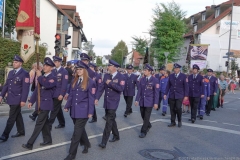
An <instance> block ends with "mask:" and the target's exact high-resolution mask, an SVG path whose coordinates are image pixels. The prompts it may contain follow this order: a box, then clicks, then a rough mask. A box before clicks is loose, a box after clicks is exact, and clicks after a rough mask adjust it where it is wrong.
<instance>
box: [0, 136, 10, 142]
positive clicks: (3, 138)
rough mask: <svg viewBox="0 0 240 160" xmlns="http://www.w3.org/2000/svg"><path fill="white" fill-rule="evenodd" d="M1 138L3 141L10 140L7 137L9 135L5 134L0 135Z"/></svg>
mask: <svg viewBox="0 0 240 160" xmlns="http://www.w3.org/2000/svg"><path fill="white" fill-rule="evenodd" d="M0 140H1V141H3V142H5V141H7V140H8V138H7V137H5V136H1V137H0Z"/></svg>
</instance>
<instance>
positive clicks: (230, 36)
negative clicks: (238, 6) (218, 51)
mask: <svg viewBox="0 0 240 160" xmlns="http://www.w3.org/2000/svg"><path fill="white" fill-rule="evenodd" d="M233 1H234V0H232V13H231V22H230V33H229V44H228V63H229V65H228V67H227V75H228V72H229V69H230V66H231V63H230V55H229V53H230V48H231V39H232V17H233Z"/></svg>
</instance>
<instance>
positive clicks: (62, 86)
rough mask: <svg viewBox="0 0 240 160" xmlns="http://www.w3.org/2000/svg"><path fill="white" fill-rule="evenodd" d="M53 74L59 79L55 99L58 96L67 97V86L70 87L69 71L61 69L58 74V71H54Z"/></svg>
mask: <svg viewBox="0 0 240 160" xmlns="http://www.w3.org/2000/svg"><path fill="white" fill-rule="evenodd" d="M52 74H53V75H54V76H55V77H57V87H56V90H55V92H54V95H53V97H54V98H57V97H58V96H60V95H62V96H65V94H66V92H67V91H66V90H67V85H68V71H67V70H66V69H65V68H63V67H61V68H60V69H59V70H58V72H57V69H54V70H53V71H52Z"/></svg>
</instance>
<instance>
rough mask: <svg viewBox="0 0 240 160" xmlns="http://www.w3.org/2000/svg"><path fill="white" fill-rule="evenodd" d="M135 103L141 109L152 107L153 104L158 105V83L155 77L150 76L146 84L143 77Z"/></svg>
mask: <svg viewBox="0 0 240 160" xmlns="http://www.w3.org/2000/svg"><path fill="white" fill-rule="evenodd" d="M135 101H137V102H139V106H142V107H153V106H154V104H158V101H159V82H158V80H157V79H156V78H155V77H153V76H151V77H150V79H149V80H148V82H147V81H146V78H145V77H144V78H142V79H141V80H140V83H139V87H138V92H137V96H136V99H135Z"/></svg>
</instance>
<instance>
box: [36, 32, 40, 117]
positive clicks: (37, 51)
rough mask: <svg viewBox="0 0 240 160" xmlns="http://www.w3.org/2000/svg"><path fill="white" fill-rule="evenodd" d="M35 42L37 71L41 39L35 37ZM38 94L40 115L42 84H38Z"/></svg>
mask: <svg viewBox="0 0 240 160" xmlns="http://www.w3.org/2000/svg"><path fill="white" fill-rule="evenodd" d="M35 40H36V60H37V69H38V70H39V40H40V37H39V36H37V35H35ZM37 93H38V97H37V103H38V113H39V112H40V94H41V93H40V84H39V83H37Z"/></svg>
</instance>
